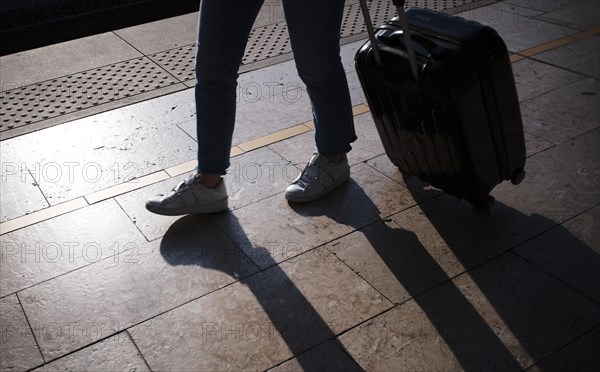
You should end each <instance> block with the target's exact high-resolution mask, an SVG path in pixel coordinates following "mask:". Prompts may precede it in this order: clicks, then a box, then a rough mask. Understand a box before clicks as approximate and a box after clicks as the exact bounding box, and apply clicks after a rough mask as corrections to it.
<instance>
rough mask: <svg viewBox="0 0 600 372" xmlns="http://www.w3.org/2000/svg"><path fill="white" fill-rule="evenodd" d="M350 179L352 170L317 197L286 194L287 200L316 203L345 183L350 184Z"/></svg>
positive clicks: (299, 202)
mask: <svg viewBox="0 0 600 372" xmlns="http://www.w3.org/2000/svg"><path fill="white" fill-rule="evenodd" d="M349 179H350V170H348V172H347V173H346V174H344V176H343V177H341V178H340V179H339V180H338V181H337V182H336V183H334V184H333V185H332V186H331V187H330V188H328V189H325V190H324V191H323V192H322V193H320V194H316V195H304V194H302V195H288V194H285V198H286V199H287V200H288V201H291V202H292V203H298V204H301V203H309V202H311V201H315V200H317V199H320V198H322V197H324V196H325V195H327V194H328V193H330V192H331V191H333V190H335V189H336V188H338V187H339V186H341V185H343V184H344V183H346V182H348V180H349Z"/></svg>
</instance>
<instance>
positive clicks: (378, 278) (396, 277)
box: [327, 195, 555, 303]
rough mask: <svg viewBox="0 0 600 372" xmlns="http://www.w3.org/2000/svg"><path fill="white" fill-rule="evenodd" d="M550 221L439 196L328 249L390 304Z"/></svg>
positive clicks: (520, 239) (501, 249)
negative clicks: (484, 209)
mask: <svg viewBox="0 0 600 372" xmlns="http://www.w3.org/2000/svg"><path fill="white" fill-rule="evenodd" d="M554 224H555V223H554V222H553V221H550V220H546V219H543V218H531V217H529V216H526V215H523V214H521V213H519V212H518V211H516V210H514V209H512V208H509V207H507V206H505V205H502V204H500V203H498V205H496V206H495V207H494V209H493V210H492V212H491V213H489V214H483V213H479V212H476V211H474V210H473V207H472V206H471V205H470V204H469V203H467V202H464V201H460V202H459V201H458V200H457V199H456V198H454V197H450V196H447V195H443V196H440V197H437V198H435V199H432V200H428V201H426V202H423V203H421V204H419V205H418V206H415V207H413V208H410V209H407V210H405V211H402V212H400V213H398V214H396V215H394V216H392V217H391V221H389V222H385V223H376V224H374V225H371V226H368V227H366V228H364V229H361V230H359V231H357V232H354V233H352V234H350V235H347V236H344V237H342V238H340V239H339V240H336V241H334V242H332V243H329V244H328V245H327V247H328V249H330V250H331V251H332V252H333V253H335V254H336V255H337V257H338V258H339V259H341V260H342V261H344V262H345V263H346V264H347V265H348V266H349V267H351V268H352V269H353V270H354V271H355V272H357V273H359V275H361V277H362V278H364V279H365V280H366V281H367V282H369V283H370V284H371V285H373V286H374V287H375V288H377V289H378V290H379V291H380V292H381V293H382V294H383V295H385V296H386V297H387V298H388V299H390V300H391V301H392V302H395V303H402V302H404V301H406V300H407V299H410V298H412V297H415V296H417V295H419V294H421V293H423V292H424V291H426V290H428V289H430V288H432V287H434V286H435V285H439V284H440V283H443V282H445V281H448V280H450V279H451V278H453V277H455V276H456V275H459V274H461V273H463V272H465V271H466V270H469V269H471V268H473V267H475V266H477V265H479V264H481V263H483V262H485V261H487V260H489V259H490V258H493V257H495V256H497V255H499V254H501V253H502V252H505V251H507V250H509V249H511V248H513V247H514V246H516V245H517V244H519V243H521V242H523V241H526V240H527V239H530V238H531V237H533V236H535V235H537V234H539V233H541V232H543V231H545V230H547V229H549V228H550V227H552V226H553V225H554Z"/></svg>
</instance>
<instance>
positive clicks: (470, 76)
mask: <svg viewBox="0 0 600 372" xmlns="http://www.w3.org/2000/svg"><path fill="white" fill-rule="evenodd" d="M394 4H395V5H396V6H397V8H398V14H399V16H398V17H395V18H393V19H392V20H390V21H389V22H388V23H387V24H385V25H383V26H381V27H379V28H378V29H377V30H375V31H373V29H372V26H371V21H370V18H369V16H368V11H367V6H366V0H361V6H362V7H363V13H364V15H365V20H366V23H367V29H368V31H369V41H368V42H366V43H365V44H364V46H363V47H362V48H361V49H360V50H359V51H358V52H357V54H356V59H355V63H356V70H357V73H358V76H359V79H360V82H361V84H362V87H363V90H364V92H365V95H366V97H367V102H368V104H369V107H370V109H371V113H372V115H373V118H374V121H375V124H376V126H377V130H378V132H379V135H380V137H381V139H382V142H383V145H384V148H385V150H386V153H387V155H388V157H389V158H390V160H391V161H392V163H394V164H395V165H396V166H398V168H399V169H400V171H401V172H402V173H403V174H405V175H415V176H417V177H419V178H420V179H422V180H424V181H426V182H429V183H430V184H431V185H432V186H434V187H436V188H439V189H441V190H443V191H445V192H446V193H448V194H451V195H454V196H457V197H459V198H462V199H465V200H467V201H469V202H470V203H471V204H473V205H474V206H476V207H480V208H483V209H486V210H488V209H490V208H491V207H492V205H493V203H494V198H493V197H491V196H490V195H489V193H490V191H491V190H492V189H493V188H494V187H495V186H496V185H497V184H499V183H500V182H502V181H504V180H511V181H512V182H513V183H514V184H518V183H519V182H521V181H522V180H523V177H524V176H525V172H524V171H523V169H524V166H525V140H524V134H523V124H522V121H521V113H520V109H519V101H518V97H517V91H516V87H515V82H514V77H513V73H512V67H511V63H510V60H509V55H508V51H507V48H506V45H505V44H504V42H503V41H502V39H501V38H500V36H499V35H498V34H497V33H496V31H495V30H493V29H492V28H490V27H487V26H483V25H481V24H479V23H477V22H473V21H467V20H465V19H463V18H460V17H456V16H449V15H447V14H443V13H437V12H433V11H429V10H425V9H417V8H409V9H407V10H406V13H405V12H404V1H403V0H402V1H398V0H394ZM407 21H408V22H407ZM407 23H408V25H407ZM403 24H404V25H403ZM407 27H408V28H409V29H410V32H406V33H405V32H403V31H402V30H403V29H404V30H406V29H407ZM374 46H375V47H374Z"/></svg>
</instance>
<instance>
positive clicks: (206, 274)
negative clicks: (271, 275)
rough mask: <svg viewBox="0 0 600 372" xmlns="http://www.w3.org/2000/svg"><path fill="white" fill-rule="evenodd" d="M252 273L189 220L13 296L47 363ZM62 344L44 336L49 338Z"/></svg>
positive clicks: (220, 239)
mask: <svg viewBox="0 0 600 372" xmlns="http://www.w3.org/2000/svg"><path fill="white" fill-rule="evenodd" d="M255 271H256V267H255V266H254V265H253V264H252V263H251V262H250V261H249V260H248V258H247V257H246V256H245V255H244V254H243V253H241V252H240V251H239V250H238V249H237V248H236V247H235V246H234V245H233V244H232V243H231V242H230V241H228V240H227V238H226V237H224V236H223V235H222V234H221V233H220V232H219V231H217V229H216V228H214V227H213V226H212V225H211V224H210V223H208V221H206V219H205V218H202V217H194V216H188V217H185V218H183V219H181V220H179V221H177V223H175V224H173V225H172V226H171V228H170V230H169V231H167V233H166V234H165V237H164V238H163V239H162V240H160V241H159V240H157V241H154V242H151V243H148V244H147V245H144V246H141V247H139V249H136V250H134V251H130V252H124V253H122V254H120V255H118V256H116V257H114V258H111V259H107V260H104V261H101V262H98V263H95V264H93V265H90V266H87V267H85V268H82V269H80V270H77V271H75V272H72V273H69V274H67V275H63V276H61V277H58V278H55V279H53V280H50V281H47V282H44V283H42V284H39V285H37V286H35V287H32V288H29V289H27V290H25V291H22V292H20V294H19V295H20V297H21V298H22V303H23V306H24V308H25V312H26V314H27V316H28V318H29V321H30V323H31V324H32V327H33V329H34V333H35V334H36V336H37V339H38V341H39V342H40V348H41V350H42V353H43V355H44V356H45V357H46V359H55V358H58V357H60V356H62V355H65V354H66V353H69V352H70V351H73V350H76V349H78V348H81V347H83V346H86V345H88V344H91V343H93V342H94V341H97V340H100V339H102V338H105V337H109V336H111V335H113V334H116V333H118V332H119V331H121V330H123V329H126V328H128V327H131V326H133V325H135V324H137V323H140V322H143V321H145V320H147V319H149V318H152V317H154V316H156V315H158V314H161V313H163V312H165V311H168V310H170V309H172V308H174V307H176V306H179V305H182V304H184V303H186V302H189V301H191V300H193V299H196V298H198V297H201V296H203V295H205V294H207V293H209V292H212V291H214V290H216V289H218V288H221V287H223V286H226V285H228V284H230V283H232V282H234V281H235V280H238V279H239V278H243V277H245V276H247V275H250V274H252V273H254V272H255ZM69 330H71V331H72V332H71V333H67V334H72V337H71V338H69V339H68V340H65V339H64V338H60V337H51V336H52V335H53V334H52V333H51V332H52V331H55V332H61V331H62V334H64V333H65V332H68V331H69Z"/></svg>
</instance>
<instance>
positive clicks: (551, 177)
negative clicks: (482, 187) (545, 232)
mask: <svg viewBox="0 0 600 372" xmlns="http://www.w3.org/2000/svg"><path fill="white" fill-rule="evenodd" d="M599 144H600V131H598V130H594V131H591V132H589V133H587V134H585V135H583V136H580V137H577V138H576V139H574V140H571V141H568V142H565V143H563V144H561V145H559V146H555V147H553V148H551V149H548V150H546V151H544V152H541V153H539V154H536V155H534V156H532V157H530V158H529V159H528V161H527V164H526V166H525V171H526V172H527V176H526V177H525V180H524V181H523V182H522V183H521V184H520V185H518V186H514V185H512V184H511V183H510V182H505V183H502V184H500V185H499V186H497V187H496V188H495V189H494V191H493V192H492V195H493V196H495V197H496V200H498V201H500V202H502V203H504V204H506V205H508V206H510V207H512V208H515V209H517V210H518V211H520V212H521V213H523V214H526V215H531V216H532V217H536V216H537V217H539V218H544V219H550V220H553V221H556V222H562V221H565V220H567V219H569V218H571V217H573V216H576V215H578V214H580V213H582V212H584V211H587V210H589V209H590V208H592V207H594V206H597V205H598V204H599V203H600V190H599V189H598V184H600V167H599V165H598V159H600V146H599Z"/></svg>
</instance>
